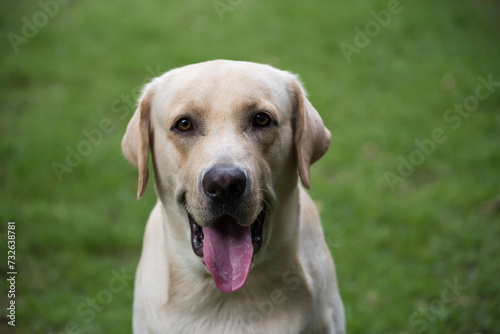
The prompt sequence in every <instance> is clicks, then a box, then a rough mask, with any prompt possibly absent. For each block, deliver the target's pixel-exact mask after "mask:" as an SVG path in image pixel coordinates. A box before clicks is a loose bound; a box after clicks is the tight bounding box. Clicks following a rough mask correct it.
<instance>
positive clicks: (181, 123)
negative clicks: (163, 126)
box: [175, 118, 193, 132]
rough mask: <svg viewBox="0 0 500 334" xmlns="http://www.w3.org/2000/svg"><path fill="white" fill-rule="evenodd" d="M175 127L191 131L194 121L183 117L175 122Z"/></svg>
mask: <svg viewBox="0 0 500 334" xmlns="http://www.w3.org/2000/svg"><path fill="white" fill-rule="evenodd" d="M175 128H176V129H177V130H179V131H182V132H184V131H191V130H193V123H191V121H190V120H189V119H187V118H181V119H179V120H178V121H177V122H176V123H175Z"/></svg>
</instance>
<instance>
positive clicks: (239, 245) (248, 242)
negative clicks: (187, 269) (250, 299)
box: [188, 209, 266, 292]
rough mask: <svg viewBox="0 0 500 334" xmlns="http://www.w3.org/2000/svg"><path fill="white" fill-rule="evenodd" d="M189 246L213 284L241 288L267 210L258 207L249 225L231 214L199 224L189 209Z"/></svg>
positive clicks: (259, 241) (257, 246) (226, 288)
mask: <svg viewBox="0 0 500 334" xmlns="http://www.w3.org/2000/svg"><path fill="white" fill-rule="evenodd" d="M188 218H189V225H190V228H191V246H192V247H193V251H194V253H195V254H196V255H198V256H199V257H203V262H204V263H205V265H206V266H207V267H208V270H209V271H210V273H211V274H212V277H213V279H214V281H215V284H216V286H217V287H218V288H219V290H221V291H224V292H233V291H237V290H239V289H241V288H242V287H243V285H245V283H246V279H247V277H248V273H249V271H250V267H251V265H252V261H253V255H254V254H256V253H257V252H258V251H259V250H260V247H261V245H262V233H263V229H264V221H265V218H266V212H265V210H264V209H262V210H261V212H260V213H259V215H258V217H257V219H256V220H255V221H254V222H253V224H252V225H250V226H241V225H239V224H238V221H237V220H236V219H235V218H233V217H231V216H230V215H222V216H220V217H219V218H217V219H216V220H215V222H214V224H213V225H212V226H207V227H202V226H200V225H198V224H197V223H196V221H195V220H194V218H193V216H191V214H189V213H188Z"/></svg>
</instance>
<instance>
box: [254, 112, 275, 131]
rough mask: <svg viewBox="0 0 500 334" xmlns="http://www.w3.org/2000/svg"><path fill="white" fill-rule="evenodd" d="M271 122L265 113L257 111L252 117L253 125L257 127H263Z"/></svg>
mask: <svg viewBox="0 0 500 334" xmlns="http://www.w3.org/2000/svg"><path fill="white" fill-rule="evenodd" d="M269 124H271V117H270V116H269V115H268V114H266V113H263V112H261V113H258V114H257V115H255V118H254V119H253V126H254V127H257V128H263V127H265V126H268V125H269Z"/></svg>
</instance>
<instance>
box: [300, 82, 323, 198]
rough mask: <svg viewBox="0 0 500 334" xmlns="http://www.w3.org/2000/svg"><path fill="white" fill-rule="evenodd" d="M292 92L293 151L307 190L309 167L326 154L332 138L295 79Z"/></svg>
mask: <svg viewBox="0 0 500 334" xmlns="http://www.w3.org/2000/svg"><path fill="white" fill-rule="evenodd" d="M292 90H293V94H294V95H295V149H296V151H297V159H298V168H299V175H300V179H301V180H302V184H303V185H304V187H306V188H308V189H309V186H310V183H309V167H310V166H311V165H312V164H313V163H314V162H315V161H317V160H318V159H319V158H321V157H322V156H323V154H325V153H326V151H327V150H328V148H329V147H330V142H331V138H332V137H331V134H330V131H328V129H327V128H326V127H325V125H324V124H323V120H322V119H321V116H320V115H319V113H318V111H316V109H314V107H313V106H312V104H311V102H309V100H308V99H307V96H306V93H305V91H304V88H303V87H302V85H301V84H300V82H299V80H298V79H297V78H296V77H294V78H293V79H292Z"/></svg>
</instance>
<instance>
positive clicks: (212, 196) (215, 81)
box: [122, 61, 330, 292]
mask: <svg viewBox="0 0 500 334" xmlns="http://www.w3.org/2000/svg"><path fill="white" fill-rule="evenodd" d="M329 143H330V134H329V132H328V130H326V128H325V127H324V125H323V122H322V121H321V118H320V117H319V114H318V113H317V112H316V110H315V109H314V108H313V107H312V106H311V105H310V103H309V101H308V100H307V99H306V97H305V95H304V91H303V89H302V88H301V86H300V84H299V82H298V81H297V79H296V78H295V77H294V76H293V75H291V74H290V73H288V72H284V71H279V70H277V69H274V68H272V67H270V66H266V65H259V64H253V63H247V62H233V61H212V62H206V63H200V64H195V65H191V66H187V67H183V68H179V69H176V70H173V71H170V72H168V73H166V74H165V75H163V76H161V77H159V78H156V79H155V80H153V81H152V82H151V83H150V84H148V85H147V86H146V88H145V90H144V93H143V95H142V97H141V100H140V104H139V108H138V110H137V111H136V114H135V115H134V117H133V118H132V120H131V122H130V124H129V126H128V128H127V133H126V134H125V137H124V139H123V142H122V145H123V150H124V153H125V155H126V157H127V158H128V159H129V160H130V161H131V162H132V163H133V164H134V165H135V166H136V167H138V169H139V191H138V196H139V197H140V196H141V195H142V194H143V192H144V190H145V187H146V183H147V178H148V176H147V174H148V172H147V161H148V151H149V150H150V151H151V152H152V156H153V167H154V172H155V182H156V190H157V193H158V196H159V197H160V199H161V201H162V203H163V204H164V206H166V207H172V206H175V207H176V210H178V211H179V212H180V214H181V216H183V217H184V218H185V219H183V220H184V221H185V226H184V227H187V226H189V230H190V233H189V234H188V237H189V238H190V239H191V240H188V239H187V238H186V240H184V242H185V243H186V244H188V243H189V242H190V243H191V247H192V249H193V253H194V254H193V256H194V255H196V256H198V257H200V260H201V261H203V263H205V265H206V266H207V268H208V269H209V271H210V273H211V274H212V276H213V278H214V281H215V283H216V285H217V287H218V288H219V289H220V290H222V291H226V292H230V291H236V290H238V289H240V288H241V287H243V285H244V284H245V282H246V278H247V276H248V272H249V270H250V267H251V265H252V261H253V258H254V256H257V255H256V254H258V252H259V250H260V248H261V246H262V243H263V241H265V242H270V240H269V239H266V234H269V235H271V233H267V232H268V231H269V229H271V228H272V226H271V224H272V223H271V216H272V212H273V209H274V206H275V205H276V203H277V202H279V199H280V197H283V196H286V195H287V194H288V193H290V192H291V191H293V190H294V189H295V188H296V186H297V170H299V173H300V176H301V178H302V181H303V183H304V184H305V185H306V186H309V166H310V164H312V163H313V162H314V161H315V160H317V159H319V157H321V156H322V155H323V154H324V152H325V151H326V150H327V149H328V146H329ZM265 231H266V233H265Z"/></svg>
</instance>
